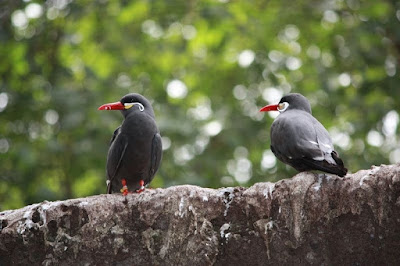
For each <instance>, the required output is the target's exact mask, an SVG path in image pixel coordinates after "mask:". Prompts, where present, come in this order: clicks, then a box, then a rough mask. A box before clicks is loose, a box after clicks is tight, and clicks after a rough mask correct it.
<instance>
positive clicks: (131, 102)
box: [99, 93, 162, 195]
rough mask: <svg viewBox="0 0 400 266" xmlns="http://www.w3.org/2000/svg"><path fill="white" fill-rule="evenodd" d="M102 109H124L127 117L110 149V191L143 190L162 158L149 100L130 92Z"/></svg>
mask: <svg viewBox="0 0 400 266" xmlns="http://www.w3.org/2000/svg"><path fill="white" fill-rule="evenodd" d="M99 110H121V112H122V115H123V116H124V118H125V119H124V121H123V123H122V125H121V126H119V127H118V128H117V129H116V130H115V131H114V135H113V136H112V138H111V142H110V148H109V150H108V155H107V176H108V178H107V193H109V194H111V193H118V192H122V193H123V194H124V195H126V194H128V193H129V192H133V191H136V192H138V193H140V192H142V191H143V190H144V189H145V186H146V185H147V184H149V183H150V182H151V180H152V179H153V178H154V175H155V174H156V172H157V170H158V168H159V166H160V162H161V157H162V143H161V136H160V131H159V130H158V128H157V125H156V121H155V116H154V111H153V108H152V106H151V104H150V102H149V101H148V100H147V99H146V98H145V97H143V96H142V95H140V94H137V93H130V94H127V95H125V96H124V97H122V99H121V100H120V101H119V102H115V103H107V104H104V105H102V106H100V107H99ZM121 186H122V189H121Z"/></svg>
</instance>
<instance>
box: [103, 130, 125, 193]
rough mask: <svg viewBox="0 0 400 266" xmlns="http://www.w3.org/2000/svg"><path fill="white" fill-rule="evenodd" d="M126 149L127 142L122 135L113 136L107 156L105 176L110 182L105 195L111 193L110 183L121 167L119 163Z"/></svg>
mask: <svg viewBox="0 0 400 266" xmlns="http://www.w3.org/2000/svg"><path fill="white" fill-rule="evenodd" d="M127 147H128V141H127V140H126V138H125V137H124V135H121V134H117V135H115V134H114V136H113V139H112V142H111V145H110V150H109V151H108V156H107V176H108V180H109V181H110V182H108V186H107V193H110V191H111V184H112V181H113V180H114V178H115V176H116V175H117V174H118V170H119V168H120V166H121V162H122V159H123V158H124V155H125V151H126V148H127Z"/></svg>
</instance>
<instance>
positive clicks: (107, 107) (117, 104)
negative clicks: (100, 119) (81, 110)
mask: <svg viewBox="0 0 400 266" xmlns="http://www.w3.org/2000/svg"><path fill="white" fill-rule="evenodd" d="M124 109H125V106H124V105H123V104H122V103H121V102H115V103H106V104H103V105H102V106H100V107H99V109H98V110H124Z"/></svg>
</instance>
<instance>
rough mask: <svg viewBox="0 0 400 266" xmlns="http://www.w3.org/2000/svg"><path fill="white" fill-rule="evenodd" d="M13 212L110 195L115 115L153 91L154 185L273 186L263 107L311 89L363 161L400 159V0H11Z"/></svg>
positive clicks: (3, 29)
mask: <svg viewBox="0 0 400 266" xmlns="http://www.w3.org/2000/svg"><path fill="white" fill-rule="evenodd" d="M1 5H2V6H1V7H0V10H1V12H0V20H1V24H0V25H1V26H0V41H1V45H0V75H1V79H0V170H1V171H0V210H4V209H8V208H18V207H21V206H23V205H26V204H30V203H34V202H39V201H42V200H45V199H46V200H56V199H65V198H70V197H82V196H87V195H93V194H98V193H104V192H105V182H104V181H105V161H106V154H107V150H108V142H109V139H110V137H111V135H112V133H113V130H114V129H115V128H116V127H117V126H118V125H119V124H120V123H121V121H122V116H121V115H120V113H118V112H99V111H97V107H98V106H100V105H101V104H103V103H106V102H111V101H117V100H119V99H120V98H121V97H122V96H123V95H125V94H127V93H129V92H138V93H141V94H143V95H145V96H146V97H147V98H148V99H150V100H152V101H153V107H154V109H155V113H156V117H157V122H158V124H159V127H160V130H161V133H162V136H163V137H164V147H165V148H166V150H164V157H163V161H162V165H161V169H160V170H159V172H158V174H157V176H156V178H155V179H154V181H153V183H152V184H151V186H152V187H168V186H171V185H177V184H194V185H200V186H207V187H220V186H231V185H232V186H233V185H243V186H249V185H251V184H253V183H255V182H261V181H276V180H278V179H279V178H287V177H290V176H292V175H293V174H295V171H294V170H293V169H291V168H290V167H287V166H285V165H284V164H282V163H280V162H276V161H274V157H273V155H272V153H271V151H270V150H269V144H270V141H269V127H270V125H271V123H272V121H273V118H271V117H270V116H268V115H265V114H261V113H259V112H258V109H259V108H260V107H262V106H264V105H265V104H267V103H269V102H270V101H271V102H272V101H274V100H279V98H280V97H279V96H280V95H281V94H285V93H288V92H290V91H292V92H300V93H302V94H304V95H305V96H306V97H308V98H309V99H310V101H311V103H312V107H313V114H314V116H316V117H317V118H318V119H319V120H320V121H321V122H322V124H324V125H325V126H326V128H327V129H328V130H329V131H330V132H331V135H332V137H333V140H334V143H335V145H336V147H337V150H338V151H339V153H340V155H341V157H342V158H343V160H344V161H345V164H346V166H347V167H348V168H349V170H350V171H352V172H355V171H357V170H359V169H362V168H369V167H370V166H371V165H372V164H381V163H396V162H398V161H399V160H400V144H399V140H398V137H397V133H398V129H397V124H398V122H399V115H398V111H397V110H398V109H399V108H400V101H399V99H400V90H399V87H400V80H399V74H398V72H399V66H398V65H399V62H400V60H399V59H400V30H399V29H400V24H399V23H400V22H399V20H400V3H398V2H397V1H385V2H382V1H372V0H367V1H359V0H337V1H329V0H326V1H322V2H321V1H304V0H300V1H295V2H290V3H289V2H285V1H278V0H270V1H258V0H250V1H222V0H221V1H216V0H212V1H211V0H207V1H177V0H174V1H139V0H138V1H104V0H98V1H87V0H76V1H52V0H49V1H46V3H42V2H35V1H29V0H28V1H12V0H8V1H3V2H2V4H1Z"/></svg>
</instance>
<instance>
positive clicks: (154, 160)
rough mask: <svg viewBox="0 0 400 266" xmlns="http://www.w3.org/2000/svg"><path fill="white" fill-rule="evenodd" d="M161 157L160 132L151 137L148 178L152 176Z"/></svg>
mask: <svg viewBox="0 0 400 266" xmlns="http://www.w3.org/2000/svg"><path fill="white" fill-rule="evenodd" d="M161 157H162V142H161V136H160V134H158V133H156V134H155V135H154V137H153V142H152V145H151V165H150V178H152V177H153V176H154V174H155V172H156V171H157V169H158V167H159V166H160V162H161Z"/></svg>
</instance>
